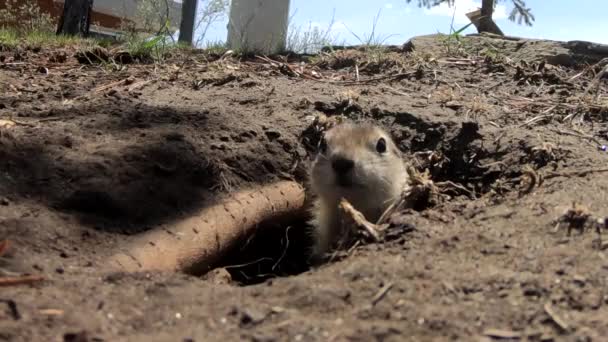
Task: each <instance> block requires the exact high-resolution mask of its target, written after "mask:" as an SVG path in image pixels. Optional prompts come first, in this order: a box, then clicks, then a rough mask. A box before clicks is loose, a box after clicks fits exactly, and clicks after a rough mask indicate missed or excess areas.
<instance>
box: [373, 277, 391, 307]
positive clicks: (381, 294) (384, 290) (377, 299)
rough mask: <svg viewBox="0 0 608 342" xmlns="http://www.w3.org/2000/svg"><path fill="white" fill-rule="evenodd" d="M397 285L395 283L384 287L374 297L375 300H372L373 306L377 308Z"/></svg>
mask: <svg viewBox="0 0 608 342" xmlns="http://www.w3.org/2000/svg"><path fill="white" fill-rule="evenodd" d="M394 285H395V283H392V282H390V283H388V284H386V285H384V286H383V287H382V288H381V289H380V291H378V293H376V295H375V296H374V298H372V306H375V305H376V304H378V303H379V302H380V301H381V300H382V299H383V298H384V297H386V294H387V293H388V292H389V291H390V290H391V289H392V288H393V286H394Z"/></svg>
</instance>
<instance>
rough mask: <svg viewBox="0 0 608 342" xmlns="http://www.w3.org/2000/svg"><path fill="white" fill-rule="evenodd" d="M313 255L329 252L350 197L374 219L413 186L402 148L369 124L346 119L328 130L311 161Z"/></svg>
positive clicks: (378, 128)
mask: <svg viewBox="0 0 608 342" xmlns="http://www.w3.org/2000/svg"><path fill="white" fill-rule="evenodd" d="M310 184H311V188H312V191H313V192H314V194H315V195H316V199H315V203H314V208H313V225H314V230H313V240H314V243H313V248H312V257H313V258H315V259H316V258H320V257H322V256H323V255H324V254H325V253H327V252H328V251H330V249H331V248H332V246H333V244H334V243H335V242H336V240H339V238H340V237H341V236H342V232H341V231H340V228H341V227H340V217H339V209H338V204H339V201H340V199H341V198H345V199H346V200H348V201H349V202H350V203H351V204H352V205H353V206H354V207H355V209H357V210H358V211H360V212H361V213H363V215H365V217H366V218H367V219H368V220H369V221H371V222H374V221H376V220H377V219H379V218H380V216H381V215H382V213H383V212H384V211H385V210H386V208H387V207H388V206H389V205H390V204H391V203H392V202H393V201H394V200H395V199H397V198H398V197H399V196H400V195H401V194H402V192H403V191H404V190H405V189H406V187H407V186H408V184H409V177H408V173H407V171H406V165H405V162H404V160H403V158H402V155H401V151H399V149H398V148H397V146H396V145H395V143H394V142H393V140H392V139H391V137H390V135H389V134H388V133H387V132H385V131H384V130H383V129H381V128H380V127H378V126H376V125H373V124H369V123H359V124H357V123H342V124H338V125H336V126H334V127H332V128H330V129H329V130H328V131H327V132H325V135H324V137H323V138H322V140H321V142H320V143H319V151H318V154H317V157H316V158H315V160H314V161H313V163H312V167H311V171H310Z"/></svg>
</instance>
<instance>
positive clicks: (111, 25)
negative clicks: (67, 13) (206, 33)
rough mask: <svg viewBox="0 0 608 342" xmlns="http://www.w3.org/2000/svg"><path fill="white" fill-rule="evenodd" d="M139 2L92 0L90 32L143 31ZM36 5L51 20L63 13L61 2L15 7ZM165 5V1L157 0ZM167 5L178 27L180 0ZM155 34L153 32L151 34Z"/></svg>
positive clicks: (21, 0)
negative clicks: (126, 27)
mask: <svg viewBox="0 0 608 342" xmlns="http://www.w3.org/2000/svg"><path fill="white" fill-rule="evenodd" d="M140 1H141V0H94V1H93V13H92V18H91V32H92V33H93V34H100V35H110V36H115V35H117V34H119V33H120V32H121V30H122V29H123V28H124V27H125V24H131V26H132V24H135V27H136V28H138V29H139V30H142V31H143V28H142V27H141V26H140V25H139V23H138V22H137V20H136V19H137V9H138V4H139V2H140ZM32 2H34V3H37V4H38V6H39V7H40V8H41V9H42V10H43V11H45V12H47V13H49V14H51V16H52V17H53V18H59V17H60V16H61V13H62V12H63V4H64V1H63V0H16V5H17V6H20V5H22V4H30V3H32ZM159 3H161V4H165V0H159ZM166 4H168V5H169V20H170V22H171V24H172V26H175V27H179V20H180V18H181V6H182V4H181V0H166ZM5 7H6V0H0V9H3V8H5ZM153 33H155V32H153Z"/></svg>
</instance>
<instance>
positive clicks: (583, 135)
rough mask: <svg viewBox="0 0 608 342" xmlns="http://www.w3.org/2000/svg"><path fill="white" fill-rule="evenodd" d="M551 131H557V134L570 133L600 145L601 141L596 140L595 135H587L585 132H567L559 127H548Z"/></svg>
mask: <svg viewBox="0 0 608 342" xmlns="http://www.w3.org/2000/svg"><path fill="white" fill-rule="evenodd" d="M550 130H551V131H553V132H555V133H559V134H565V135H570V136H573V137H578V138H581V139H588V140H591V141H593V142H594V143H596V144H597V145H598V146H602V143H601V142H600V141H599V140H597V139H596V138H595V137H593V136H591V135H587V134H580V133H575V132H568V131H564V130H561V129H550Z"/></svg>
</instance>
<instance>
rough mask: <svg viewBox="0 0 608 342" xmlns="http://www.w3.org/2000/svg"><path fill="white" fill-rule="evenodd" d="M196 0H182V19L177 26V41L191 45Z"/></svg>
mask: <svg viewBox="0 0 608 342" xmlns="http://www.w3.org/2000/svg"><path fill="white" fill-rule="evenodd" d="M196 2H197V1H196V0H184V1H183V2H182V20H181V25H180V27H179V41H180V43H184V44H187V45H192V37H193V36H194V21H195V20H196Z"/></svg>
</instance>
